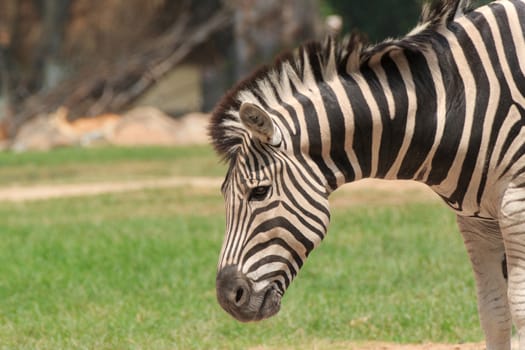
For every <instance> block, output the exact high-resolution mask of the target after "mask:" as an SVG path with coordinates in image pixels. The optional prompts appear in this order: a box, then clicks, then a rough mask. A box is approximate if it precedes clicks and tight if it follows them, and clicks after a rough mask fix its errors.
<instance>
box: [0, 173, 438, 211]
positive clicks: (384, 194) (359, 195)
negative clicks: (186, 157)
mask: <svg viewBox="0 0 525 350" xmlns="http://www.w3.org/2000/svg"><path fill="white" fill-rule="evenodd" d="M222 180H223V179H222V178H216V177H169V178H159V179H152V180H135V181H122V182H95V183H93V182H90V183H74V184H52V185H31V186H7V187H0V201H11V202H20V201H31V200H40V199H50V198H60V197H74V196H93V195H99V194H103V193H115V192H127V191H136V190H140V189H146V188H171V187H183V186H184V187H186V186H190V187H199V188H209V189H217V191H218V189H219V188H220V185H221V183H222ZM432 200H439V199H438V197H437V196H436V195H435V194H434V193H433V192H432V191H431V190H430V189H428V188H427V187H425V186H424V185H422V184H419V183H416V182H413V181H384V180H369V179H368V180H362V181H359V182H357V183H353V184H349V185H345V186H343V187H342V188H341V189H339V190H338V191H336V192H335V193H334V194H333V195H332V197H331V202H332V203H333V204H336V205H337V204H340V205H357V204H363V203H367V204H368V203H370V202H374V203H375V202H381V203H385V204H396V203H405V202H407V201H409V202H410V201H412V202H413V201H432Z"/></svg>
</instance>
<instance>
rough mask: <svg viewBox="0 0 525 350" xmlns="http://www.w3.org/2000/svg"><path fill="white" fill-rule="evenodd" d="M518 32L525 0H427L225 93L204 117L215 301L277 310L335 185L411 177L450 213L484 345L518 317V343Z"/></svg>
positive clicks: (523, 164)
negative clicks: (217, 175)
mask: <svg viewBox="0 0 525 350" xmlns="http://www.w3.org/2000/svg"><path fill="white" fill-rule="evenodd" d="M524 33H525V1H523V0H499V1H494V2H492V3H490V4H488V5H485V6H482V7H479V8H477V9H473V8H471V6H470V4H469V1H468V0H435V1H433V2H432V3H429V4H425V5H424V6H423V10H422V13H421V16H420V20H419V22H418V24H417V25H416V27H415V28H414V29H413V30H411V31H410V32H409V33H408V34H407V35H406V36H404V37H401V38H398V39H387V40H385V41H383V42H380V43H377V44H373V45H368V44H366V43H365V42H364V40H363V39H362V36H361V35H359V34H350V35H349V36H347V37H346V38H344V39H342V40H339V39H337V40H336V39H330V38H329V39H327V40H326V41H325V42H323V43H319V42H312V43H307V44H304V45H302V46H300V47H299V48H298V49H296V50H294V51H291V52H288V53H284V54H282V55H281V56H280V57H278V58H277V59H276V61H275V62H274V63H273V64H271V65H269V66H264V67H261V68H260V69H258V70H257V71H256V72H255V73H254V74H253V75H251V76H250V77H248V78H247V79H245V80H243V81H241V82H240V83H238V84H237V85H236V86H235V87H234V88H232V90H230V92H228V93H227V94H226V95H225V96H224V97H223V99H222V100H221V101H220V103H219V104H218V105H217V107H216V109H215V110H214V112H213V114H212V117H211V120H210V124H209V135H210V138H211V142H212V144H213V146H214V148H215V150H216V151H217V153H218V154H219V156H220V157H221V158H222V159H223V160H224V161H225V162H227V163H228V164H229V167H228V171H227V174H226V177H225V180H224V183H223V185H222V187H221V190H222V193H223V196H224V198H225V203H226V234H225V239H224V242H223V245H222V248H221V253H220V258H219V262H218V267H217V277H216V291H217V299H218V302H219V304H220V305H221V306H222V307H223V308H224V309H225V310H226V311H227V312H228V313H230V314H231V315H232V316H233V317H235V318H236V319H238V320H240V321H244V322H248V321H258V320H261V319H264V318H267V317H270V316H272V315H274V314H276V313H277V312H278V311H279V309H280V302H281V298H282V297H283V295H284V293H285V291H286V289H287V288H288V286H289V285H290V283H291V282H292V280H293V279H294V277H295V276H296V275H297V273H298V272H299V269H300V268H301V266H302V265H303V263H304V262H305V259H306V258H307V257H308V255H309V254H310V252H311V251H312V250H313V249H314V248H315V247H317V246H318V245H319V244H320V242H321V241H322V240H323V238H324V237H325V235H326V232H327V228H328V223H329V220H330V211H329V203H328V197H329V195H330V194H331V193H332V192H333V191H335V190H336V189H337V188H339V187H340V186H341V185H343V184H345V183H349V182H354V181H358V180H361V179H364V178H381V179H406V180H415V181H418V182H421V183H424V184H426V185H428V186H429V187H430V188H431V189H432V190H433V191H434V192H436V193H437V194H438V195H439V196H441V198H442V199H443V200H444V202H445V203H446V204H448V206H450V208H451V209H452V210H453V211H454V212H455V213H456V215H457V223H458V227H459V230H460V232H461V234H462V236H463V239H464V243H465V246H466V250H467V253H468V255H469V257H470V261H471V265H472V269H473V271H474V277H475V280H476V290H477V297H478V311H479V317H480V323H481V327H482V329H483V332H484V335H485V342H486V345H487V349H509V348H510V338H511V334H512V326H513V324H514V325H515V327H516V329H517V332H518V335H519V336H520V349H522V350H525V35H524Z"/></svg>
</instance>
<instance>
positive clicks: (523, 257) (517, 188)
mask: <svg viewBox="0 0 525 350" xmlns="http://www.w3.org/2000/svg"><path fill="white" fill-rule="evenodd" d="M520 180H521V182H523V180H525V179H523V177H522V178H521V179H517V180H516V181H515V182H514V183H511V184H510V185H509V187H508V188H507V190H506V191H505V194H504V195H503V199H502V203H501V212H500V228H501V233H502V236H503V241H504V243H505V251H506V255H507V273H508V283H509V290H508V298H509V305H510V311H511V314H512V320H513V321H514V325H515V326H516V329H517V331H518V335H519V338H520V340H519V341H520V347H519V349H520V350H525V187H524V186H523V184H519V181H520Z"/></svg>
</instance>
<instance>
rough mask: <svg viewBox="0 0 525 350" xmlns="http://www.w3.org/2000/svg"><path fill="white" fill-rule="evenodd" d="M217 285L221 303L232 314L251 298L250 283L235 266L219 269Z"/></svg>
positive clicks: (218, 297)
mask: <svg viewBox="0 0 525 350" xmlns="http://www.w3.org/2000/svg"><path fill="white" fill-rule="evenodd" d="M216 287H217V299H218V301H219V304H220V305H221V306H222V307H223V308H224V309H225V310H226V311H228V312H229V313H230V314H236V313H237V311H238V310H239V308H241V307H242V306H243V305H245V304H246V303H247V302H248V301H249V299H250V294H251V286H250V283H249V282H248V280H247V278H246V277H245V276H244V275H243V274H242V273H241V272H240V271H238V270H237V268H236V267H235V266H227V267H225V268H223V269H221V270H220V271H219V273H218V274H217V281H216Z"/></svg>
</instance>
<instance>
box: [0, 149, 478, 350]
mask: <svg viewBox="0 0 525 350" xmlns="http://www.w3.org/2000/svg"><path fill="white" fill-rule="evenodd" d="M60 159H61V160H60ZM150 166H151V168H149V167H150ZM191 167H195V168H196V169H195V170H192V169H191ZM164 168H168V170H167V169H164ZM29 169H32V170H29ZM40 169H45V171H42V172H41V171H40ZM63 169H70V170H71V171H69V172H66V173H65V174H63V173H62V170H63ZM91 169H94V170H93V172H91ZM126 169H133V173H129V174H128V173H127V170H126ZM221 171H224V167H223V166H222V165H217V164H216V160H215V158H214V156H213V153H212V152H211V151H210V150H209V149H208V148H206V147H202V148H188V149H179V150H169V149H151V148H150V149H136V150H123V149H99V150H91V151H89V152H85V151H82V150H62V151H59V152H51V153H48V154H46V153H42V154H23V155H20V156H17V155H0V185H6V184H12V183H24V184H32V183H35V182H36V183H41V182H43V183H49V182H53V183H58V182H62V181H66V182H75V181H85V180H89V181H95V180H103V179H105V178H106V175H107V176H109V177H111V178H114V179H118V178H119V175H120V174H124V173H125V174H126V175H127V176H129V177H130V178H142V177H154V176H166V175H172V174H182V175H191V174H192V173H194V174H196V175H208V176H215V175H218V174H220V172H221ZM86 172H88V173H89V172H91V174H92V175H89V174H86ZM17 174H18V175H17ZM23 174H25V175H23ZM31 174H32V175H31ZM51 174H52V176H51ZM91 176H92V177H91ZM344 195H345V193H336V194H334V196H335V199H338V198H340V197H341V196H344ZM338 203H339V204H338ZM342 203H344V201H341V200H336V201H334V204H335V205H334V207H333V211H332V214H333V215H332V224H331V226H330V231H329V235H328V237H327V239H326V240H325V242H323V244H322V245H321V247H320V248H318V249H317V250H316V251H314V252H313V253H312V255H311V256H310V258H309V260H308V261H307V263H306V264H305V266H304V267H303V269H302V271H301V272H300V274H299V276H298V277H297V279H296V281H294V283H293V284H292V286H291V287H290V289H289V290H288V292H287V294H286V295H285V297H284V299H283V301H282V310H281V312H280V313H279V314H278V315H277V316H276V317H274V318H272V319H269V320H267V321H263V322H261V323H257V324H240V323H238V322H236V321H234V320H233V319H232V318H231V317H230V316H228V315H227V314H226V313H225V312H223V311H222V310H221V309H220V307H219V306H218V304H217V302H216V300H215V290H214V284H215V267H216V261H217V258H218V253H219V249H220V245H221V243H222V237H223V234H224V233H223V232H224V218H223V216H224V213H223V202H222V198H221V196H220V193H219V190H218V189H216V190H215V189H213V190H210V189H196V188H174V189H170V190H166V189H163V190H143V191H135V192H130V193H125V194H107V195H100V196H93V197H78V198H67V199H66V198H63V199H54V200H43V201H35V202H22V203H7V202H4V203H0V349H245V348H256V347H274V348H282V347H289V348H296V349H308V348H313V347H314V345H315V347H316V348H331V344H334V343H338V342H341V341H368V340H380V341H393V342H402V343H406V342H411V343H412V342H426V341H432V342H452V343H458V342H464V341H479V340H481V338H482V335H481V331H480V329H479V325H478V319H477V314H476V303H475V292H474V284H473V278H472V274H471V271H470V267H469V264H468V260H467V257H466V253H465V251H464V248H463V246H462V242H461V238H460V236H459V234H458V233H457V229H456V227H455V223H454V218H453V215H452V214H451V213H450V212H449V210H448V209H447V208H445V207H444V206H443V205H441V204H439V203H434V202H431V203H426V202H411V201H404V202H402V203H403V204H398V205H397V206H387V205H377V204H374V205H369V204H367V202H366V200H365V201H363V204H362V205H352V206H351V207H348V206H345V205H343V204H342ZM312 344H314V345H312Z"/></svg>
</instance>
